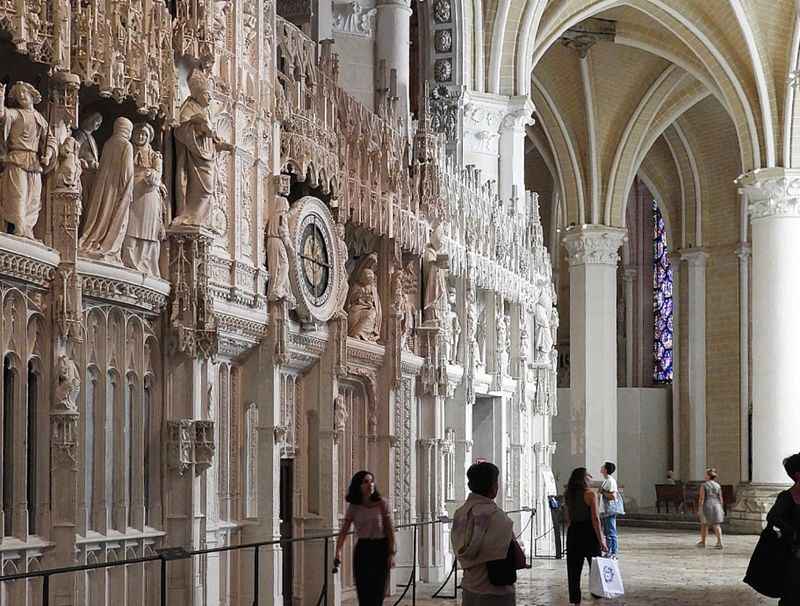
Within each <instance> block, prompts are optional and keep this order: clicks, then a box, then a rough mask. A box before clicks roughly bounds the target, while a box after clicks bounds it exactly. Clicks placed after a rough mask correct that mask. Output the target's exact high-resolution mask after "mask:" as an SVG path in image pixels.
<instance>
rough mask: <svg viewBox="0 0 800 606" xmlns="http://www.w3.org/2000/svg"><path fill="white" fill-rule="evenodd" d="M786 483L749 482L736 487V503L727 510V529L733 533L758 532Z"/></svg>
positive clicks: (762, 527)
mask: <svg viewBox="0 0 800 606" xmlns="http://www.w3.org/2000/svg"><path fill="white" fill-rule="evenodd" d="M787 486H788V485H787V484H750V483H743V484H739V486H737V487H736V504H735V505H734V506H733V507H732V508H731V509H730V510H729V511H728V517H727V519H726V522H727V529H728V531H729V532H732V533H735V534H759V533H760V532H761V531H762V530H763V529H764V525H765V523H766V521H767V512H769V509H770V507H772V505H773V503H775V499H776V498H777V496H778V493H779V492H781V491H782V490H785V489H786V488H787Z"/></svg>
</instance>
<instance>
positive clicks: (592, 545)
mask: <svg viewBox="0 0 800 606" xmlns="http://www.w3.org/2000/svg"><path fill="white" fill-rule="evenodd" d="M591 479H592V476H590V475H589V474H588V473H587V472H586V468H585V467H578V468H577V469H574V470H573V471H572V475H570V477H569V482H568V483H567V488H566V491H565V493H564V499H565V500H566V503H567V507H566V515H565V521H566V524H567V579H568V582H569V603H570V604H580V603H581V573H582V572H583V561H584V559H585V560H586V561H587V562H588V563H589V565H590V566H591V562H592V558H593V557H595V556H599V555H600V553H601V551H608V547H607V546H606V538H605V536H604V535H603V530H602V527H601V526H600V516H599V514H598V512H597V496H596V495H595V493H594V492H593V491H592V490H590V489H589V480H591Z"/></svg>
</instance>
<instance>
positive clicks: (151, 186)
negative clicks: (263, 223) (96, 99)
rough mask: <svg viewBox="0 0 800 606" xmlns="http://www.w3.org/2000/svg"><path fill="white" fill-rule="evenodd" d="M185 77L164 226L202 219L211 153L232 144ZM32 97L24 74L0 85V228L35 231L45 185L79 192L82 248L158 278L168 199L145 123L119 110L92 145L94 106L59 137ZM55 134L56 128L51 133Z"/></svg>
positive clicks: (204, 96)
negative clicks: (174, 212)
mask: <svg viewBox="0 0 800 606" xmlns="http://www.w3.org/2000/svg"><path fill="white" fill-rule="evenodd" d="M188 83H189V89H190V91H191V92H190V96H189V97H188V98H187V99H186V101H185V102H184V103H183V106H182V107H181V111H180V115H179V125H178V126H177V127H176V128H175V131H174V136H175V142H176V175H175V177H176V183H177V187H176V199H177V207H178V216H177V217H176V218H175V221H174V223H173V224H174V225H189V226H208V225H209V223H210V221H209V212H210V208H211V199H212V196H213V194H214V180H215V173H214V171H215V170H216V157H217V154H218V153H219V152H222V151H231V150H232V149H233V147H232V146H231V145H230V144H229V143H226V142H224V141H222V140H221V139H220V138H219V137H218V136H217V134H216V132H215V130H214V127H213V124H214V121H213V114H212V112H211V109H210V108H211V92H210V86H209V80H208V77H207V75H206V74H205V73H203V72H202V71H199V70H196V71H195V72H193V73H192V74H191V75H190V77H189V82H188ZM41 101H42V97H41V95H40V93H39V92H38V91H37V90H36V89H35V88H34V87H33V86H32V85H31V84H28V83H27V82H16V83H15V84H13V85H12V86H11V88H10V90H9V91H8V94H6V87H5V85H0V127H1V128H2V137H1V138H0V148H2V152H3V154H2V172H0V219H2V220H3V222H4V223H5V224H6V231H7V232H9V233H12V234H14V235H15V236H18V237H22V238H28V239H35V235H34V228H35V227H36V225H37V222H38V220H39V215H40V213H41V209H42V205H43V203H44V202H46V200H45V198H46V192H47V191H63V190H70V191H73V192H78V193H79V194H80V196H81V201H82V204H81V206H82V212H81V221H80V242H79V248H80V252H81V254H83V255H85V256H88V257H91V258H93V259H96V260H99V261H103V262H107V263H112V264H124V265H126V266H127V267H129V268H131V269H134V270H137V271H140V272H142V273H144V274H147V275H152V276H156V277H160V275H161V271H160V269H159V259H160V255H161V242H162V240H163V239H164V238H165V229H166V226H167V225H168V224H169V221H170V213H169V208H170V205H169V203H168V200H167V188H166V187H165V185H164V183H163V159H162V156H161V153H159V151H157V150H156V149H154V148H153V145H152V144H153V140H154V139H155V134H156V133H155V131H154V129H153V127H152V126H151V125H150V124H148V123H146V122H141V123H138V124H133V122H132V121H131V120H129V119H128V118H125V117H118V118H116V120H114V124H113V132H112V134H111V137H110V138H109V139H108V140H107V141H106V142H105V144H104V145H103V146H102V151H101V149H100V146H99V145H98V143H97V140H96V139H95V135H96V133H97V132H98V130H99V129H100V128H101V126H102V124H103V116H102V115H101V114H100V113H99V112H96V111H91V110H90V111H88V112H86V113H84V114H83V115H82V117H81V120H80V126H79V128H76V129H75V130H74V131H73V132H72V133H69V132H68V133H67V136H66V137H64V136H63V129H62V130H60V131H59V130H58V128H57V127H56V126H55V125H54V124H48V121H47V119H46V118H45V117H44V116H43V115H42V114H41V113H39V111H37V110H36V108H35V107H34V106H35V105H37V104H38V103H41ZM7 102H8V103H7ZM55 132H62V135H61V136H60V137H59V139H57V138H56V136H55V135H54V133H55ZM51 172H52V176H48V175H49V174H50V173H51ZM47 183H49V184H51V185H48V186H47V187H49V188H50V190H48V189H47V188H46V187H45V185H46V184H47Z"/></svg>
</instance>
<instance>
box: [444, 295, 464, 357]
mask: <svg viewBox="0 0 800 606" xmlns="http://www.w3.org/2000/svg"><path fill="white" fill-rule="evenodd" d="M447 334H448V337H449V338H450V352H449V353H450V355H449V356H448V362H450V363H451V364H456V363H457V362H458V357H459V353H458V347H459V345H460V344H461V320H459V318H458V310H457V309H456V289H455V288H452V287H451V288H450V289H448V291H447Z"/></svg>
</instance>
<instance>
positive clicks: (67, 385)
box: [56, 354, 81, 411]
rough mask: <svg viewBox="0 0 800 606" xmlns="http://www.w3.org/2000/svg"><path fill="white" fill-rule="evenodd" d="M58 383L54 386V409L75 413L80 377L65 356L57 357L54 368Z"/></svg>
mask: <svg viewBox="0 0 800 606" xmlns="http://www.w3.org/2000/svg"><path fill="white" fill-rule="evenodd" d="M56 371H57V372H58V383H57V384H56V407H57V408H58V409H59V410H67V411H77V410H78V396H79V395H80V392H81V375H80V373H79V372H78V366H77V365H76V364H75V362H74V361H73V360H72V358H70V357H69V356H68V355H66V354H61V355H60V356H59V357H58V362H57V366H56Z"/></svg>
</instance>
